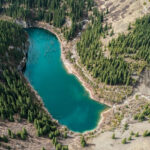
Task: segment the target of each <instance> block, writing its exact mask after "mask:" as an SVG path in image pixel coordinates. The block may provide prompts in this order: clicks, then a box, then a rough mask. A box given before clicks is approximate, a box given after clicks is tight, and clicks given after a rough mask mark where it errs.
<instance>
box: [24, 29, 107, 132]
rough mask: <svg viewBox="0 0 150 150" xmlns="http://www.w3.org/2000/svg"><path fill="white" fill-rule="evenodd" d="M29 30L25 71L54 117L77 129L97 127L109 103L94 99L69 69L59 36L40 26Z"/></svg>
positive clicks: (81, 130)
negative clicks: (64, 64)
mask: <svg viewBox="0 0 150 150" xmlns="http://www.w3.org/2000/svg"><path fill="white" fill-rule="evenodd" d="M27 32H28V34H29V40H30V47H29V51H28V61H27V65H26V70H25V73H24V74H25V76H26V78H27V79H28V80H29V82H30V83H31V85H32V86H33V87H34V89H35V90H37V92H38V93H39V95H40V96H41V97H42V99H43V101H44V104H45V107H46V108H47V109H48V111H49V112H50V113H51V114H52V116H53V118H55V119H57V120H58V121H59V123H61V124H63V125H66V126H67V127H68V128H69V129H71V130H73V131H78V132H84V131H87V130H91V129H94V128H95V127H96V125H97V123H98V121H99V118H100V113H101V112H102V111H103V110H104V109H105V108H106V106H105V105H102V104H99V103H97V102H95V101H93V100H91V99H90V97H89V94H88V93H87V92H86V91H85V89H84V87H83V86H82V85H81V83H80V82H79V81H78V80H77V78H76V77H75V76H74V75H70V74H68V73H67V72H66V70H65V68H64V66H63V63H62V61H61V58H60V43H59V41H58V39H57V38H56V36H54V35H53V34H51V33H50V32H48V31H46V30H43V29H38V28H30V29H27Z"/></svg>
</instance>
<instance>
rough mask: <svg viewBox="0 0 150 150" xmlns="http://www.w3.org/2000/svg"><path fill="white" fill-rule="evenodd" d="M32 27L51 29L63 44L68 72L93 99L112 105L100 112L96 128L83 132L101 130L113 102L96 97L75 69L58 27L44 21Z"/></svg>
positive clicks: (84, 133)
mask: <svg viewBox="0 0 150 150" xmlns="http://www.w3.org/2000/svg"><path fill="white" fill-rule="evenodd" d="M31 27H37V28H42V29H45V30H47V31H49V32H50V33H52V34H54V35H55V36H56V37H57V39H58V40H59V42H60V45H61V60H62V62H63V65H64V67H65V69H66V70H67V72H68V73H69V74H73V75H75V77H77V79H78V80H79V81H80V83H81V84H82V85H83V87H84V88H85V90H86V91H87V92H88V93H89V96H90V97H91V98H92V99H93V100H95V101H97V102H100V103H102V104H105V105H107V106H108V107H110V108H107V109H105V110H104V111H102V112H101V113H100V118H99V121H98V123H97V126H96V127H95V128H94V129H92V130H90V131H84V132H83V133H82V134H83V135H85V136H87V135H89V134H90V133H91V132H93V133H94V132H97V131H98V132H100V131H101V126H102V125H104V124H105V120H106V118H107V117H108V116H109V113H110V112H111V111H112V108H111V107H112V104H110V103H107V102H105V101H104V100H103V99H101V100H99V99H97V98H96V97H95V95H94V92H93V90H92V87H91V86H89V85H88V83H86V82H85V81H84V79H83V78H82V76H81V75H80V74H79V72H78V71H77V70H76V69H75V67H74V66H73V64H72V63H71V62H69V61H68V60H67V59H66V56H65V46H64V44H66V43H65V42H63V41H62V40H63V38H61V37H60V35H59V33H57V31H56V29H55V28H54V27H53V26H51V25H49V24H47V23H44V22H36V23H34V24H33V25H32V26H31ZM37 94H38V93H37ZM71 132H74V131H71ZM74 133H77V134H80V132H74Z"/></svg>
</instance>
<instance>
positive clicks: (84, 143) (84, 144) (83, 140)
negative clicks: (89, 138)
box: [81, 136, 86, 147]
mask: <svg viewBox="0 0 150 150" xmlns="http://www.w3.org/2000/svg"><path fill="white" fill-rule="evenodd" d="M81 145H82V147H85V146H86V141H85V139H84V137H83V136H82V137H81Z"/></svg>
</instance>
